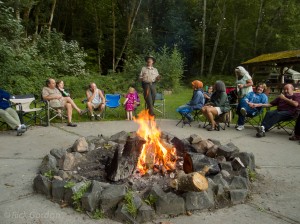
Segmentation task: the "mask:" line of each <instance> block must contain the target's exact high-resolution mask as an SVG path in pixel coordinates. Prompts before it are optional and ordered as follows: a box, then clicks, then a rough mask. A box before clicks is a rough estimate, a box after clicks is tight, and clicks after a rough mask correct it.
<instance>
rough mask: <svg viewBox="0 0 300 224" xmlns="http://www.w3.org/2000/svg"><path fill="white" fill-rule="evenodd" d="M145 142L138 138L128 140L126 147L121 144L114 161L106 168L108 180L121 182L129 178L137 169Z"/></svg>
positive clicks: (132, 137) (133, 137)
mask: <svg viewBox="0 0 300 224" xmlns="http://www.w3.org/2000/svg"><path fill="white" fill-rule="evenodd" d="M145 142H146V141H145V140H144V139H143V138H140V137H138V136H131V137H128V138H127V141H126V143H125V145H123V144H119V145H118V147H117V149H116V150H115V153H114V157H113V159H112V161H111V162H110V163H109V164H107V166H106V174H107V178H108V179H109V180H111V181H119V180H123V179H126V178H128V177H129V176H131V175H132V173H133V172H134V171H135V169H136V165H137V162H138V158H139V156H140V154H141V150H142V147H143V144H145Z"/></svg>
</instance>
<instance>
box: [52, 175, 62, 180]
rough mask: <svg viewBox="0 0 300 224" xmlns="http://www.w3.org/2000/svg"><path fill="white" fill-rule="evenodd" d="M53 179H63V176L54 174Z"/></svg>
mask: <svg viewBox="0 0 300 224" xmlns="http://www.w3.org/2000/svg"><path fill="white" fill-rule="evenodd" d="M53 180H61V181H62V180H63V178H61V177H60V176H53Z"/></svg>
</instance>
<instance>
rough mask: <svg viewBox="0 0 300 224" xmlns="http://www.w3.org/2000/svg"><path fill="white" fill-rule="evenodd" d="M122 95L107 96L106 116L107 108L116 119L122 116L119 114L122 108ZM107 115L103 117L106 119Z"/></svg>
mask: <svg viewBox="0 0 300 224" xmlns="http://www.w3.org/2000/svg"><path fill="white" fill-rule="evenodd" d="M120 99H121V95H120V94H105V101H106V107H105V114H106V110H107V108H109V109H111V111H112V112H113V113H114V114H115V116H116V117H120V114H119V112H118V110H117V109H118V107H120V105H121V103H120ZM104 116H105V115H103V117H104Z"/></svg>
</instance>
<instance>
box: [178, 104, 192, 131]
mask: <svg viewBox="0 0 300 224" xmlns="http://www.w3.org/2000/svg"><path fill="white" fill-rule="evenodd" d="M189 113H191V111H190V110H189V109H183V110H181V111H180V115H181V118H180V120H179V121H178V122H177V124H176V126H178V125H179V124H180V123H182V126H181V127H182V128H183V127H184V126H185V125H186V124H188V125H189V126H190V127H191V126H192V125H191V122H189V121H188V120H187V119H186V115H187V114H189Z"/></svg>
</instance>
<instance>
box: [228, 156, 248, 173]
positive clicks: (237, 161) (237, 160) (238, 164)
mask: <svg viewBox="0 0 300 224" xmlns="http://www.w3.org/2000/svg"><path fill="white" fill-rule="evenodd" d="M231 165H232V168H233V170H235V171H239V170H241V169H243V168H245V165H244V163H243V162H242V161H241V159H240V158H239V157H235V158H234V159H233V160H232V161H231Z"/></svg>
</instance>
